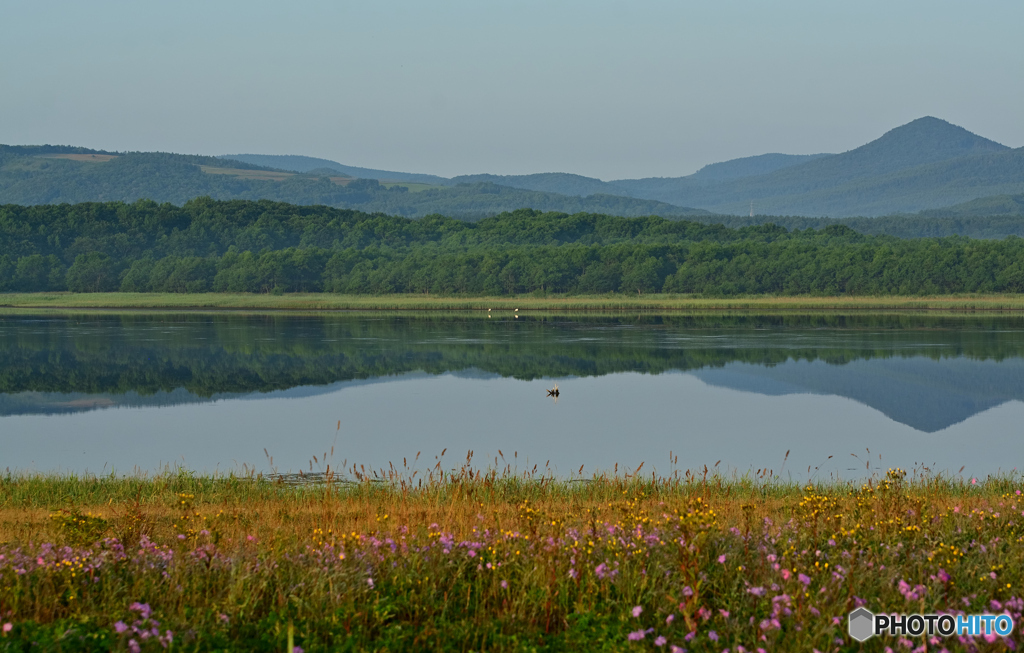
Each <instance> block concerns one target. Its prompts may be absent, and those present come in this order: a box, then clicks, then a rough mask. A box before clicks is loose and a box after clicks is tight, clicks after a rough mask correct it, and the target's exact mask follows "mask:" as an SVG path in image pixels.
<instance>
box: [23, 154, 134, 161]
mask: <svg viewBox="0 0 1024 653" xmlns="http://www.w3.org/2000/svg"><path fill="white" fill-rule="evenodd" d="M118 156H119V155H117V154H40V155H38V157H37V158H40V159H67V160H69V161H87V162H89V163H105V162H107V161H110V160H111V159H116V158H117V157H118Z"/></svg>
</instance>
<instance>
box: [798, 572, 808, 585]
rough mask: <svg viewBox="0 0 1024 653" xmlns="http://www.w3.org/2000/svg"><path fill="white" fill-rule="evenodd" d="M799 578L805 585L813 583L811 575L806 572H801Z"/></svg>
mask: <svg viewBox="0 0 1024 653" xmlns="http://www.w3.org/2000/svg"><path fill="white" fill-rule="evenodd" d="M797 580H799V581H800V582H801V583H803V584H804V585H810V584H811V577H810V576H807V575H805V574H800V575H799V576H797Z"/></svg>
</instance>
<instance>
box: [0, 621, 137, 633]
mask: <svg viewBox="0 0 1024 653" xmlns="http://www.w3.org/2000/svg"><path fill="white" fill-rule="evenodd" d="M6 627H7V626H4V628H6ZM126 630H128V625H127V624H126V623H125V622H123V621H118V622H117V623H115V624H114V632H115V633H117V634H118V635H120V634H121V633H123V632H124V631H126Z"/></svg>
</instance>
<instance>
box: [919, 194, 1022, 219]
mask: <svg viewBox="0 0 1024 653" xmlns="http://www.w3.org/2000/svg"><path fill="white" fill-rule="evenodd" d="M919 215H920V216H921V217H926V218H976V217H987V216H992V215H1019V216H1024V194H1022V195H993V196H991V197H979V198H978V199H976V200H971V201H970V202H964V203H963V204H954V205H953V206H947V207H945V208H941V209H931V210H928V211H922V212H921V213H920V214H919Z"/></svg>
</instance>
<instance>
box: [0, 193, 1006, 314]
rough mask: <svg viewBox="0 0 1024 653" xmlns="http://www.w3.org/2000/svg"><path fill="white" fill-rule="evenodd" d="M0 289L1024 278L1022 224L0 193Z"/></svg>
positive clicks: (979, 282)
mask: <svg viewBox="0 0 1024 653" xmlns="http://www.w3.org/2000/svg"><path fill="white" fill-rule="evenodd" d="M0 252H2V254H0V290H5V291H46V290H71V291H74V292H94V291H117V290H120V291H134V292H206V291H217V292H254V293H262V292H338V293H432V294H473V295H503V294H521V293H530V292H535V293H580V294H591V293H609V292H625V293H631V294H635V293H638V292H639V293H642V294H643V293H653V292H670V293H700V294H706V295H734V294H740V293H777V294H790V295H795V294H830V295H831V294H859V295H888V294H916V293H959V292H1022V291H1024V240H1021V239H1020V238H1016V237H1009V238H1006V239H1004V240H1001V241H993V240H988V241H981V240H971V239H968V238H963V237H946V238H922V239H913V240H906V239H900V238H896V237H892V236H886V235H879V236H868V235H864V234H860V233H857V232H856V231H854V230H853V229H850V228H849V227H847V226H845V225H842V224H831V225H829V226H827V227H825V228H823V229H820V230H815V229H804V230H799V229H797V230H793V231H789V230H787V229H786V228H784V227H780V226H778V225H773V224H762V225H752V226H746V227H741V228H738V229H732V228H728V227H725V226H723V225H720V224H719V225H714V224H702V223H698V222H692V221H673V220H666V219H663V218H658V217H647V218H622V217H615V216H608V215H596V214H575V215H566V214H561V213H541V212H539V211H532V210H529V209H523V210H519V211H514V212H511V213H506V214H501V215H499V216H495V217H492V218H486V219H484V220H480V221H478V222H475V223H471V222H465V221H460V220H455V219H452V218H447V217H444V216H440V215H432V216H428V217H425V218H423V219H420V220H411V219H407V218H401V217H396V216H389V215H384V214H367V213H362V212H359V211H354V210H346V209H332V208H328V207H323V206H313V207H310V206H294V205H288V204H281V203H275V202H270V201H259V202H249V201H230V202H223V201H215V200H211V199H209V198H201V199H198V200H193V201H191V202H188V203H186V204H185V205H184V206H182V207H177V206H174V205H171V204H156V203H154V202H149V201H140V202H136V203H134V204H123V203H117V202H111V203H88V204H78V205H46V206H30V207H25V206H18V205H6V206H2V207H0Z"/></svg>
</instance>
